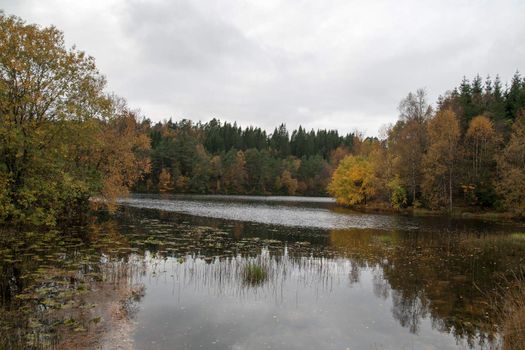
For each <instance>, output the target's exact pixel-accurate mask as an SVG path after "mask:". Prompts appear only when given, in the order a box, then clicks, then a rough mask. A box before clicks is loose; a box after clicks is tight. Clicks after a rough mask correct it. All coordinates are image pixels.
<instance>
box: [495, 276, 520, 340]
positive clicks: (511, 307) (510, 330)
mask: <svg viewBox="0 0 525 350" xmlns="http://www.w3.org/2000/svg"><path fill="white" fill-rule="evenodd" d="M501 297H502V298H503V302H502V306H501V307H500V308H499V316H500V319H501V325H502V326H501V327H502V334H503V349H504V350H523V349H525V269H524V268H522V269H521V270H520V271H519V272H518V273H516V274H513V276H512V277H511V278H510V281H509V283H508V286H507V287H506V288H505V291H502V292H501Z"/></svg>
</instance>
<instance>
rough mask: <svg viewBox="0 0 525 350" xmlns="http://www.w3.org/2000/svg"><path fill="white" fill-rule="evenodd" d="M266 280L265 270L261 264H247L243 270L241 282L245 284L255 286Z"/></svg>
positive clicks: (266, 272) (266, 273)
mask: <svg viewBox="0 0 525 350" xmlns="http://www.w3.org/2000/svg"><path fill="white" fill-rule="evenodd" d="M267 279H268V271H267V268H266V267H265V266H263V265H261V264H257V263H252V262H251V263H248V264H246V265H245V266H244V268H243V280H244V282H245V283H246V284H248V285H252V286H257V285H261V284H262V283H264V282H265V281H266V280H267Z"/></svg>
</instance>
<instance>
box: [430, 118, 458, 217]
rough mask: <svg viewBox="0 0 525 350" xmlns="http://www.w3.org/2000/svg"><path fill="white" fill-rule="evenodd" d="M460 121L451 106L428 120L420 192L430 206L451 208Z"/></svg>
mask: <svg viewBox="0 0 525 350" xmlns="http://www.w3.org/2000/svg"><path fill="white" fill-rule="evenodd" d="M459 128H460V127H459V122H458V120H457V117H456V114H455V113H454V112H453V111H451V110H444V111H440V112H438V113H437V114H436V115H435V117H434V118H432V119H430V120H429V122H428V144H429V146H428V150H427V153H426V154H425V155H424V158H423V169H424V170H423V185H422V189H423V193H424V195H425V198H426V199H427V200H428V203H429V205H430V206H431V207H432V208H440V207H446V206H448V207H449V208H450V210H452V204H453V200H452V198H453V187H454V181H455V178H454V176H455V166H456V162H457V156H458V145H459V137H460V129H459Z"/></svg>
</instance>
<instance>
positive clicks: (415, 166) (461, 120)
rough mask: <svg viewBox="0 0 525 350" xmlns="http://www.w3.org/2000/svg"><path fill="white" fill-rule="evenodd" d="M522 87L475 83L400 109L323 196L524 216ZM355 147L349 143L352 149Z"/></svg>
mask: <svg viewBox="0 0 525 350" xmlns="http://www.w3.org/2000/svg"><path fill="white" fill-rule="evenodd" d="M524 108H525V79H524V78H523V77H522V76H521V75H520V73H519V72H516V73H515V74H514V76H513V78H512V81H511V82H510V83H509V84H505V86H503V85H502V83H501V81H500V79H499V77H497V76H496V78H495V79H494V80H492V79H491V78H490V77H487V78H486V79H485V80H484V81H483V80H482V78H481V77H480V76H479V75H478V76H476V77H474V78H473V79H472V81H469V80H468V79H467V78H463V80H462V82H461V84H460V85H459V86H458V87H456V88H453V89H452V90H450V91H448V92H446V93H445V94H444V95H442V96H440V97H439V99H438V101H437V102H436V107H435V109H434V108H432V107H431V105H429V103H428V101H427V98H426V93H425V90H423V89H419V90H417V91H416V92H415V93H409V94H408V96H407V97H406V98H404V99H403V100H402V101H401V102H400V104H399V119H398V121H397V122H396V123H395V124H394V125H391V126H388V127H386V128H385V129H384V130H382V137H381V138H380V140H365V141H364V143H365V144H366V147H360V149H359V150H355V149H354V151H353V153H352V155H350V156H348V157H346V158H345V159H343V161H342V162H341V164H340V165H339V167H338V168H337V170H336V171H335V172H334V175H333V178H332V181H331V183H330V184H329V187H328V191H329V192H330V193H331V194H332V195H334V196H335V197H336V198H337V200H338V201H339V202H340V203H342V204H345V205H356V204H360V205H362V204H364V205H367V204H370V203H373V202H376V203H389V204H390V205H391V206H392V207H393V208H404V207H408V206H411V207H413V208H419V207H425V208H429V209H433V210H442V211H453V210H455V209H458V208H459V209H460V211H461V210H463V209H465V208H468V209H467V210H472V209H492V210H500V211H505V210H506V211H509V212H512V213H514V214H515V215H518V216H522V215H524V214H525V109H524ZM354 143H355V142H354Z"/></svg>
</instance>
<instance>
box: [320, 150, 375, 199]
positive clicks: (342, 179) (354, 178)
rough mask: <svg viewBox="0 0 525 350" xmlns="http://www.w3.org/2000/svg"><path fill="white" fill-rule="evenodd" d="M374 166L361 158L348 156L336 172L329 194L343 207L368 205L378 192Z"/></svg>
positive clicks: (329, 186) (329, 187)
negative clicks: (375, 184) (375, 185)
mask: <svg viewBox="0 0 525 350" xmlns="http://www.w3.org/2000/svg"><path fill="white" fill-rule="evenodd" d="M374 183H375V179H374V169H373V167H372V164H371V163H370V162H369V161H368V160H367V159H366V158H364V157H361V156H347V157H346V158H344V159H343V160H342V161H341V162H340V163H339V166H338V167H337V169H336V170H335V172H334V174H333V176H332V181H331V182H330V184H329V185H328V192H329V193H330V194H331V195H332V196H334V197H335V198H336V200H337V202H338V203H340V204H343V205H355V204H366V202H367V200H368V199H369V198H370V197H372V196H374V195H375V194H376V192H377V190H376V188H375V187H374Z"/></svg>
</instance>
